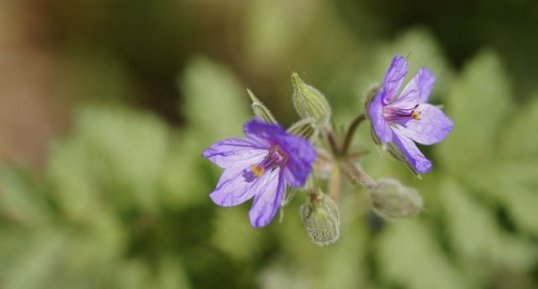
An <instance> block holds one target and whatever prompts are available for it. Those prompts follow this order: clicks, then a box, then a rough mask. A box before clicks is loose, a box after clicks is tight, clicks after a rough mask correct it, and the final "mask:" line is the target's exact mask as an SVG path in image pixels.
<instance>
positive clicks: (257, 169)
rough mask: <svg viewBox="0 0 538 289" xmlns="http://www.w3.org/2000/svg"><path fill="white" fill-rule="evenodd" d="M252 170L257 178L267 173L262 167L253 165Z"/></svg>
mask: <svg viewBox="0 0 538 289" xmlns="http://www.w3.org/2000/svg"><path fill="white" fill-rule="evenodd" d="M250 169H251V170H252V173H253V174H254V175H255V176H256V177H260V176H261V175H263V173H264V172H265V170H264V169H263V168H262V167H259V166H257V165H252V166H251V167H250Z"/></svg>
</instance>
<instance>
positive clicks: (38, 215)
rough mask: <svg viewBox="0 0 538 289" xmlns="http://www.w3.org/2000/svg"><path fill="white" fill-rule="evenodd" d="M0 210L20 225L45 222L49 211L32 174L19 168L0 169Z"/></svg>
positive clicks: (36, 224)
mask: <svg viewBox="0 0 538 289" xmlns="http://www.w3.org/2000/svg"><path fill="white" fill-rule="evenodd" d="M0 184H2V188H1V191H0V212H1V214H2V215H3V216H4V217H5V218H8V219H10V220H11V221H15V222H17V223H19V224H22V225H28V226H39V225H43V223H46V222H47V221H48V220H49V218H50V216H49V214H50V211H49V208H48V206H47V203H46V202H45V198H44V194H43V192H42V188H39V187H38V185H37V184H36V183H35V182H34V181H33V180H32V176H31V175H30V174H28V173H25V172H24V171H23V170H21V169H16V168H3V169H2V170H0Z"/></svg>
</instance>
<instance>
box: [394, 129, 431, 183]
mask: <svg viewBox="0 0 538 289" xmlns="http://www.w3.org/2000/svg"><path fill="white" fill-rule="evenodd" d="M393 141H394V144H395V145H396V146H397V147H398V148H399V149H400V151H401V152H402V153H403V155H404V156H405V158H406V159H407V163H408V164H409V165H411V167H413V170H415V172H417V173H419V174H425V173H428V172H429V171H430V170H431V167H432V163H431V162H430V161H429V160H428V159H427V158H426V157H425V156H424V155H423V154H422V152H421V151H420V150H419V149H418V147H417V145H416V144H415V143H414V142H413V141H412V140H411V139H409V138H408V137H406V136H405V135H402V134H401V133H400V132H399V131H398V130H395V131H394V136H393Z"/></svg>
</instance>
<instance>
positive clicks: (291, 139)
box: [279, 135, 317, 188]
mask: <svg viewBox="0 0 538 289" xmlns="http://www.w3.org/2000/svg"><path fill="white" fill-rule="evenodd" d="M279 145H280V146H282V148H283V149H284V150H285V151H286V152H287V154H288V160H287V162H286V165H285V166H284V167H283V168H282V170H283V176H284V180H285V181H286V183H287V184H288V185H290V186H292V187H296V188H297V187H302V186H303V185H304V184H305V182H306V179H307V178H308V176H309V175H310V173H311V172H312V166H313V164H314V161H315V160H316V156H317V153H316V150H315V149H314V147H313V146H312V144H310V142H308V141H307V140H306V139H304V138H302V137H298V136H294V135H287V136H286V137H285V138H282V139H281V140H280V143H279Z"/></svg>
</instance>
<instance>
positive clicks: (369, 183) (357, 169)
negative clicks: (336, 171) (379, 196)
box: [340, 160, 376, 189]
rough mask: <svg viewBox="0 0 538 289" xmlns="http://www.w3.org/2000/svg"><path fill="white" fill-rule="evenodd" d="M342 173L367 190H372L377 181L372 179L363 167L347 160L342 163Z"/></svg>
mask: <svg viewBox="0 0 538 289" xmlns="http://www.w3.org/2000/svg"><path fill="white" fill-rule="evenodd" d="M340 165H341V167H342V171H343V172H344V173H345V174H346V175H347V176H348V177H349V178H350V179H351V180H352V181H354V182H357V183H359V184H360V185H362V186H363V187H365V188H366V189H371V188H372V187H373V186H374V185H375V184H376V181H374V179H372V177H370V176H369V175H368V174H367V173H366V172H365V171H364V170H363V168H362V167H361V165H359V164H356V163H354V162H352V161H349V160H345V161H342V162H341V163H340Z"/></svg>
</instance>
